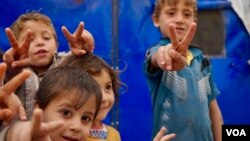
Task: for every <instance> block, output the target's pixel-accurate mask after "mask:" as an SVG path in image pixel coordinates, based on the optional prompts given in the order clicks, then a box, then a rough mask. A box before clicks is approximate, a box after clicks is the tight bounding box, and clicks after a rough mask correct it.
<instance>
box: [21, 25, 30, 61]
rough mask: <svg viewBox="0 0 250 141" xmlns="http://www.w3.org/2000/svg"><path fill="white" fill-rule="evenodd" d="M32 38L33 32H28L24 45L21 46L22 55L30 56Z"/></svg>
mask: <svg viewBox="0 0 250 141" xmlns="http://www.w3.org/2000/svg"><path fill="white" fill-rule="evenodd" d="M31 36H32V32H31V30H28V31H27V33H26V36H25V40H24V43H23V44H22V45H21V49H22V52H21V53H22V54H21V55H26V54H28V51H29V47H30V42H31ZM20 59H23V58H20Z"/></svg>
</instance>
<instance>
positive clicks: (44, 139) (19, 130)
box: [7, 108, 63, 141]
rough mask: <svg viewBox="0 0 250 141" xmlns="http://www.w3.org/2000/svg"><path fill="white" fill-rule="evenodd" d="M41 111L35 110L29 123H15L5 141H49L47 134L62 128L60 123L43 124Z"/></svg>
mask: <svg viewBox="0 0 250 141" xmlns="http://www.w3.org/2000/svg"><path fill="white" fill-rule="evenodd" d="M42 114H43V113H42V110H41V109H38V108H37V109H35V110H34V112H33V116H32V120H31V121H21V122H17V123H15V124H14V125H13V126H12V127H11V128H10V129H9V130H8V133H7V141H51V139H50V137H49V134H50V133H51V132H53V131H56V130H57V129H59V128H61V127H62V126H63V122H62V121H51V122H47V123H43V122H42V120H43V116H42Z"/></svg>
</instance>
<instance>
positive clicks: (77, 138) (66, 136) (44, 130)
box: [6, 67, 102, 141]
mask: <svg viewBox="0 0 250 141" xmlns="http://www.w3.org/2000/svg"><path fill="white" fill-rule="evenodd" d="M101 100H102V92H101V90H100V87H99V85H98V83H97V82H96V81H95V80H94V79H93V78H92V77H91V76H90V75H89V74H88V73H86V72H85V71H83V70H80V69H77V68H75V67H57V68H54V69H51V70H49V71H47V73H46V74H45V76H44V78H43V79H42V81H41V84H40V87H39V89H38V91H37V93H36V96H35V101H36V107H37V108H40V109H42V111H41V110H38V109H36V110H35V111H34V114H33V117H32V121H26V122H25V121H20V122H17V123H15V124H14V125H13V126H11V127H10V129H9V130H8V133H7V137H6V140H7V141H24V140H25V141H31V140H32V141H39V140H43V141H44V140H46V141H47V140H48V141H49V140H51V141H59V140H74V141H82V140H86V138H87V137H88V135H89V133H90V127H91V125H92V121H93V120H95V118H96V116H97V113H98V110H99V108H100V105H101ZM24 129H25V130H24Z"/></svg>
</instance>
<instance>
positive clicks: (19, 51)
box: [3, 28, 31, 81]
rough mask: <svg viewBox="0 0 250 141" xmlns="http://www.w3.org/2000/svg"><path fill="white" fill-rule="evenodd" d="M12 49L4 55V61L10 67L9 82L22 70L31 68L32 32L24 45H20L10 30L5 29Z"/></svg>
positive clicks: (27, 36)
mask: <svg viewBox="0 0 250 141" xmlns="http://www.w3.org/2000/svg"><path fill="white" fill-rule="evenodd" d="M5 32H6V35H7V37H8V39H9V42H10V44H11V47H10V48H9V49H8V50H7V51H6V52H5V53H4V55H3V61H4V62H5V63H6V64H7V65H8V70H7V73H6V77H5V79H6V80H7V81H8V80H10V79H11V78H12V77H14V76H15V75H16V74H18V73H19V72H20V71H21V70H22V68H24V67H27V66H29V62H30V60H29V57H28V50H29V46H30V42H31V31H28V32H27V35H26V37H25V40H24V42H23V43H21V44H18V42H17V39H16V37H15V36H14V34H13V32H12V31H11V30H10V28H6V29H5Z"/></svg>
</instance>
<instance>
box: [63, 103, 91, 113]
mask: <svg viewBox="0 0 250 141" xmlns="http://www.w3.org/2000/svg"><path fill="white" fill-rule="evenodd" d="M59 107H70V108H73V109H75V110H76V111H77V110H78V109H77V108H76V106H74V105H72V104H70V103H68V102H64V103H62V104H60V105H59ZM87 110H88V109H87ZM87 110H86V111H84V114H89V115H94V114H95V112H91V111H87Z"/></svg>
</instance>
